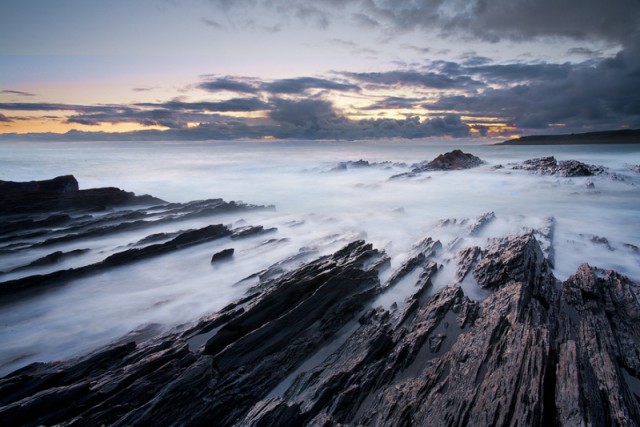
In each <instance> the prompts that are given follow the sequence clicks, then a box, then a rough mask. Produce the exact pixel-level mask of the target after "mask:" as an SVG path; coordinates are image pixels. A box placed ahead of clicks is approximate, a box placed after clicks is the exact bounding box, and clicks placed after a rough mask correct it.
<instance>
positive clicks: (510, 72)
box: [461, 63, 574, 83]
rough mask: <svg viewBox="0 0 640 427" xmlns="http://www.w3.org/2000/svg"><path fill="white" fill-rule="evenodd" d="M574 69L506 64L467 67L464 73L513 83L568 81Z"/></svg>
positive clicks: (543, 64)
mask: <svg viewBox="0 0 640 427" xmlns="http://www.w3.org/2000/svg"><path fill="white" fill-rule="evenodd" d="M573 68H574V66H573V65H571V64H569V63H565V64H547V63H542V64H521V63H520V64H518V63H515V64H506V65H479V66H471V67H465V68H464V69H462V70H461V71H462V72H465V73H469V74H479V75H481V76H482V77H483V78H484V79H486V80H488V81H491V82H503V83H513V82H519V81H522V80H558V79H566V78H567V76H568V75H569V73H570V72H571V70H572V69H573Z"/></svg>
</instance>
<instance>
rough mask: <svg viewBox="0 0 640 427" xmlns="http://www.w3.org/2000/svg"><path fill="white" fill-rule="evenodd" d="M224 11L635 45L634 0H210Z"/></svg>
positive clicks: (638, 29) (489, 36) (637, 19)
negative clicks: (348, 12)
mask: <svg viewBox="0 0 640 427" xmlns="http://www.w3.org/2000/svg"><path fill="white" fill-rule="evenodd" d="M211 1H212V3H213V4H215V5H217V6H218V7H220V8H222V9H223V10H224V11H226V12H230V11H232V10H236V11H237V12H239V13H241V12H243V11H244V12H246V11H247V10H248V9H251V10H255V9H256V8H257V7H260V8H263V9H267V10H271V11H274V12H276V13H277V14H278V15H279V16H282V17H283V19H284V20H288V21H290V22H294V21H295V19H298V20H300V19H302V20H305V21H307V22H310V23H313V24H315V25H316V26H317V27H320V28H328V27H329V26H330V25H331V23H332V21H333V20H335V19H337V17H338V16H339V14H340V13H342V12H343V11H344V10H345V8H346V7H350V8H351V10H352V11H353V10H355V11H357V13H356V14H355V15H353V14H352V15H349V17H350V18H352V19H351V21H352V22H354V21H355V23H356V24H357V25H359V26H360V27H365V28H369V29H375V28H381V29H384V30H385V34H389V32H388V30H390V29H394V30H395V31H396V32H406V31H410V30H414V29H422V30H424V31H427V32H432V31H434V30H435V31H437V32H439V33H440V34H441V35H444V36H450V37H456V38H458V37H466V38H470V37H473V38H479V39H482V40H485V41H491V42H497V41H499V40H502V39H507V40H515V41H524V40H531V39H534V38H540V37H556V36H561V37H569V38H573V39H578V40H590V41H604V42H613V43H618V44H621V45H623V46H626V47H630V46H632V45H636V46H637V45H638V40H639V39H640V2H638V1H637V0H611V1H608V2H603V0H581V1H577V0H536V1H530V0H492V1H487V0H430V1H428V0H424V1H392V0H343V1H334V0H316V1H313V2H311V1H309V0H237V1H229V0H211Z"/></svg>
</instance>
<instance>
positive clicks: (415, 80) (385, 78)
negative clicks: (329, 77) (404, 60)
mask: <svg viewBox="0 0 640 427" xmlns="http://www.w3.org/2000/svg"><path fill="white" fill-rule="evenodd" d="M344 75H345V76H347V77H350V78H352V79H354V80H356V81H358V82H360V83H369V84H373V85H396V86H413V87H416V86H417V87H420V86H421V87H426V88H433V89H468V88H476V87H481V86H484V84H483V83H482V82H480V81H477V80H474V79H472V78H471V77H468V76H459V77H450V76H448V75H446V74H443V73H434V72H419V71H387V72H382V73H344Z"/></svg>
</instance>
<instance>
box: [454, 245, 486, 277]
mask: <svg viewBox="0 0 640 427" xmlns="http://www.w3.org/2000/svg"><path fill="white" fill-rule="evenodd" d="M481 255H482V250H481V249H480V248H479V247H477V246H471V247H468V248H462V249H460V250H458V252H456V265H457V270H456V280H457V281H458V283H461V282H462V281H463V280H464V278H465V277H467V274H469V272H471V270H472V269H473V267H474V266H475V265H476V263H477V262H478V260H479V258H480V256H481Z"/></svg>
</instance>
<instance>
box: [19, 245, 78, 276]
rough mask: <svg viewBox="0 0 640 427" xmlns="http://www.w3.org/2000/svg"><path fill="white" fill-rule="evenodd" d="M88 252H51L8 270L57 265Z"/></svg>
mask: <svg viewBox="0 0 640 427" xmlns="http://www.w3.org/2000/svg"><path fill="white" fill-rule="evenodd" d="M88 251H89V249H73V250H71V251H67V252H63V251H56V252H52V253H50V254H48V255H45V256H43V257H42V258H38V259H36V260H35V261H32V262H30V263H29V264H27V265H24V266H22V267H18V268H14V269H13V270H10V272H15V271H21V270H26V269H29V268H33V267H41V266H46V265H53V264H57V263H59V262H60V261H62V260H64V259H67V258H69V257H74V256H78V255H82V254H83V253H86V252H88Z"/></svg>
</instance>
